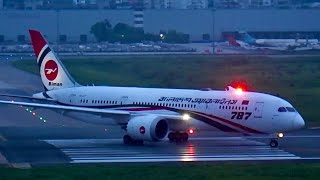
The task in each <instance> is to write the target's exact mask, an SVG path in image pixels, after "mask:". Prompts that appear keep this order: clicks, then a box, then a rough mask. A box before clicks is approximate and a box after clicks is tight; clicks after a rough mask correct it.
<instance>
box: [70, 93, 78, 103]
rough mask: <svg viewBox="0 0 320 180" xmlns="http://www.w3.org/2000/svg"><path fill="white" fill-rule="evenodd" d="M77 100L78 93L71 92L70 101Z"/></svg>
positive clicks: (74, 101)
mask: <svg viewBox="0 0 320 180" xmlns="http://www.w3.org/2000/svg"><path fill="white" fill-rule="evenodd" d="M76 100H77V95H76V94H74V93H72V94H70V96H69V102H70V104H74V103H76V102H77V101H76Z"/></svg>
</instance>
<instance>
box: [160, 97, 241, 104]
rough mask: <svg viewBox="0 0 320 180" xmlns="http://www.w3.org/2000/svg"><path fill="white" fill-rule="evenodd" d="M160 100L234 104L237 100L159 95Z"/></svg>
mask: <svg viewBox="0 0 320 180" xmlns="http://www.w3.org/2000/svg"><path fill="white" fill-rule="evenodd" d="M158 101H160V102H180V103H198V104H202V103H205V104H209V103H211V104H228V105H229V104H236V103H237V102H238V100H233V99H226V98H222V99H211V98H185V97H161V98H160V99H159V100H158Z"/></svg>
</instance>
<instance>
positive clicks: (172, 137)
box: [168, 132, 189, 143]
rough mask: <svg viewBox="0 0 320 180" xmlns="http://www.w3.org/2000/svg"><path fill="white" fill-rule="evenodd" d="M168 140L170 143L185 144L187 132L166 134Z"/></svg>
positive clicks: (187, 137)
mask: <svg viewBox="0 0 320 180" xmlns="http://www.w3.org/2000/svg"><path fill="white" fill-rule="evenodd" d="M168 139H169V141H170V142H176V143H178V142H187V141H188V139H189V135H188V133H187V132H170V133H169V134H168Z"/></svg>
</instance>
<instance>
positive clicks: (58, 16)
mask: <svg viewBox="0 0 320 180" xmlns="http://www.w3.org/2000/svg"><path fill="white" fill-rule="evenodd" d="M56 13H57V14H56V16H57V20H56V22H57V24H56V28H57V51H56V53H57V55H59V41H60V21H59V19H60V13H59V9H58V8H57V9H56Z"/></svg>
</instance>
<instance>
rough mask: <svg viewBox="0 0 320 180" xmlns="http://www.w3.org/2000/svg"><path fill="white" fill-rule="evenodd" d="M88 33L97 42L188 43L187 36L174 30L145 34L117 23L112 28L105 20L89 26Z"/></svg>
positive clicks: (139, 29)
mask: <svg viewBox="0 0 320 180" xmlns="http://www.w3.org/2000/svg"><path fill="white" fill-rule="evenodd" d="M90 33H91V34H93V35H94V36H95V38H96V40H97V41H98V42H105V41H108V42H121V43H138V42H142V41H154V42H157V41H162V42H166V43H188V42H189V39H190V38H189V35H188V34H184V33H180V32H177V31H175V30H169V31H160V32H159V34H152V33H145V32H144V31H143V29H141V28H135V27H133V26H130V25H128V24H124V23H118V24H116V25H115V26H114V27H112V25H111V23H110V22H109V21H108V20H107V19H106V20H103V21H100V22H97V23H95V24H93V25H92V26H91V29H90Z"/></svg>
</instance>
